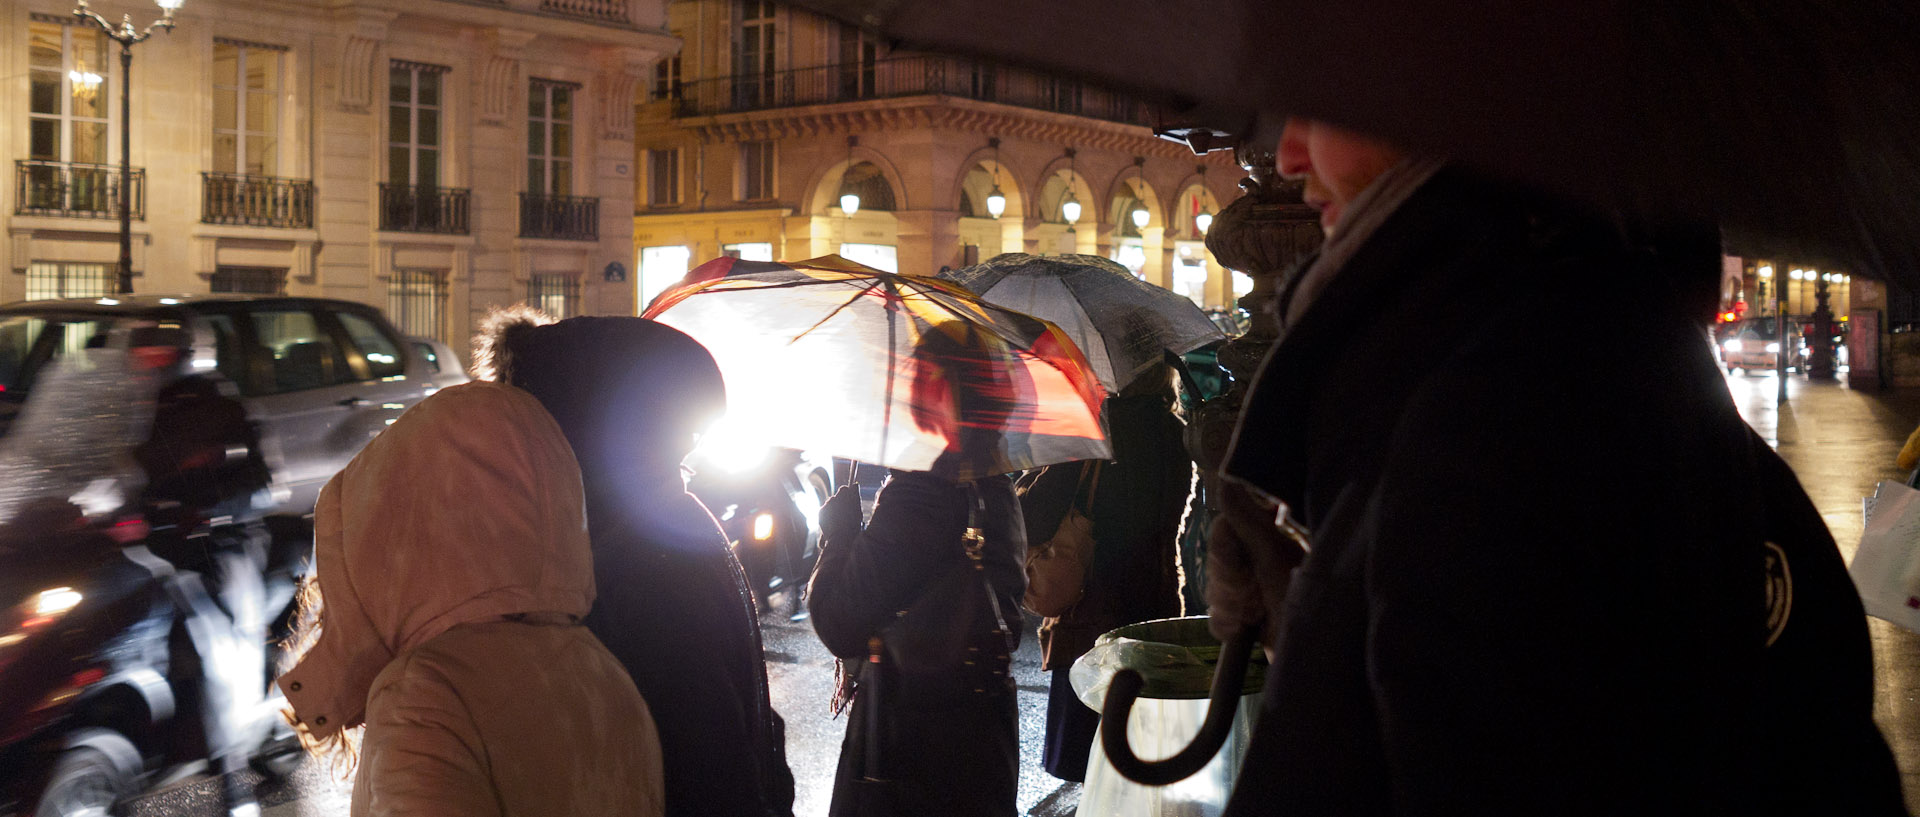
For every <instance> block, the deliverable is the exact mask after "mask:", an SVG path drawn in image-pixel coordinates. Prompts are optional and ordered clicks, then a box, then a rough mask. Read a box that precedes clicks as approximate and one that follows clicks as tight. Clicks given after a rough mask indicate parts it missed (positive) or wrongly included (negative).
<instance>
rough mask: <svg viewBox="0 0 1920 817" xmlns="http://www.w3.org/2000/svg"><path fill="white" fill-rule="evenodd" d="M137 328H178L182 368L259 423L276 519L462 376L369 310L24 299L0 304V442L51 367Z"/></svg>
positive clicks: (262, 302) (303, 303)
mask: <svg viewBox="0 0 1920 817" xmlns="http://www.w3.org/2000/svg"><path fill="white" fill-rule="evenodd" d="M142 326H163V327H172V328H178V329H180V330H183V331H184V332H185V333H186V334H187V336H188V337H189V338H190V339H191V344H192V345H191V347H190V349H189V350H188V364H187V365H188V367H189V368H190V369H195V370H201V371H205V370H209V369H211V370H217V371H218V372H219V373H220V374H221V375H223V376H224V377H225V378H226V379H227V380H229V381H231V382H232V383H233V384H234V386H236V387H237V388H238V390H239V393H240V397H241V401H242V402H243V403H245V404H246V407H247V413H248V416H250V417H251V418H253V419H254V421H255V422H257V423H259V424H260V435H261V442H262V446H263V448H264V453H265V456H266V459H267V464H268V466H269V467H270V468H271V469H272V471H273V475H274V485H273V503H274V507H273V511H274V512H275V513H279V514H289V515H294V516H300V515H304V514H307V513H310V512H312V510H313V503H314V501H315V500H316V499H317V498H318V497H319V495H320V486H321V485H323V484H325V483H326V481H327V480H328V479H329V478H331V477H332V476H333V475H334V473H335V472H337V471H339V470H340V469H341V468H343V467H345V466H346V464H347V462H348V461H349V460H351V459H353V455H355V454H357V453H359V452H360V449H361V447H362V446H365V445H366V444H367V441H368V440H370V439H372V438H373V436H374V435H376V434H379V433H380V431H381V430H382V429H384V428H386V427H387V426H388V425H390V424H391V423H392V422H393V421H394V419H395V418H397V417H399V416H400V413H401V412H403V411H406V410H407V408H408V407H410V406H412V405H413V404H414V403H417V402H419V401H420V400H421V399H422V398H424V397H426V396H427V395H429V394H432V393H433V392H434V391H437V390H439V389H440V388H442V387H444V386H446V385H451V384H452V383H457V382H463V381H465V380H466V375H465V373H464V372H460V373H458V374H456V373H455V372H457V371H458V370H459V361H458V358H456V357H453V356H452V355H451V354H450V350H446V347H445V345H444V344H440V345H438V346H437V347H435V348H434V349H433V351H434V352H435V355H436V359H434V360H429V358H428V355H427V354H426V353H425V352H423V351H422V349H421V346H420V344H417V343H415V342H411V341H409V340H407V339H406V338H404V337H403V336H402V335H401V334H400V333H399V332H397V331H395V330H394V328H393V326H392V325H391V324H389V323H388V322H387V320H386V318H384V317H382V316H381V314H380V311H379V310H377V309H375V308H373V307H371V306H367V305H365V304H358V303H353V302H350V301H336V300H327V299H321V298H285V297H262V296H246V295H204V294H203V295H177V296H172V297H164V296H157V295H134V296H115V297H105V298H90V299H79V298H69V299H63V300H48V301H22V302H18V303H13V304H7V305H5V306H0V436H4V435H5V433H6V428H7V426H8V425H9V424H10V423H11V421H12V419H13V416H14V414H15V413H17V412H18V411H19V409H20V406H21V405H22V404H24V403H25V402H26V399H27V397H28V395H29V394H31V393H32V390H33V384H34V379H35V377H36V376H37V375H38V374H39V373H40V371H41V370H42V369H44V368H45V367H46V366H47V365H48V364H49V363H50V362H51V361H53V360H55V359H57V358H58V357H59V356H60V355H62V354H63V353H65V352H68V351H71V350H74V349H79V348H85V347H88V346H96V347H98V346H106V347H122V348H124V347H125V345H126V344H127V343H128V339H129V337H130V336H131V333H132V330H134V329H136V328H139V327H142ZM426 345H427V346H429V347H434V346H435V342H433V341H428V342H426ZM449 364H451V370H449Z"/></svg>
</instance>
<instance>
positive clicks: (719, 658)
mask: <svg viewBox="0 0 1920 817" xmlns="http://www.w3.org/2000/svg"><path fill="white" fill-rule="evenodd" d="M588 484H589V485H593V484H595V483H593V482H589V483H588ZM630 499H631V494H617V495H614V496H606V495H595V494H591V493H590V494H589V495H588V497H587V518H588V519H589V520H591V521H590V527H591V528H592V536H593V573H594V576H593V579H594V584H595V586H596V587H597V588H598V589H599V593H598V598H597V599H596V600H595V601H594V605H593V611H592V612H591V613H589V614H588V615H587V618H586V624H587V627H588V629H590V630H592V631H593V634H594V635H595V636H597V637H599V639H600V641H601V642H602V643H604V644H606V646H607V650H608V651H609V652H612V653H613V655H614V657H615V658H618V659H620V663H621V664H622V665H623V666H625V667H626V668H627V673H628V674H629V675H631V676H633V684H634V686H636V687H638V688H639V690H640V695H641V697H643V698H645V699H646V700H647V707H648V709H649V710H651V711H652V712H653V720H654V725H655V727H656V728H658V729H659V732H660V745H661V747H662V750H663V751H662V759H663V760H664V761H665V772H666V774H665V782H666V788H667V814H668V815H669V816H670V817H675V816H677V815H702V817H704V816H705V815H735V816H736V817H749V815H751V817H759V816H760V815H785V814H791V813H792V810H793V774H792V772H790V771H788V769H787V764H786V730H785V724H784V723H783V722H782V721H781V719H780V716H779V714H778V713H776V712H774V711H773V707H772V705H771V703H770V702H769V696H768V689H767V669H766V664H765V663H764V661H763V660H762V658H761V655H762V650H761V645H760V626H759V621H758V620H757V618H756V616H755V608H754V600H753V595H752V591H751V590H749V589H748V586H747V580H746V576H745V574H744V573H743V572H742V571H741V569H740V563H739V561H738V560H736V559H735V558H734V556H733V552H732V550H731V549H730V548H729V547H728V546H727V537H726V534H725V533H722V532H721V530H720V525H719V523H718V522H715V521H714V519H713V517H712V516H711V515H710V514H708V513H707V510H706V508H705V507H704V506H702V505H701V504H700V501H699V500H697V499H695V498H693V496H691V495H689V494H687V493H685V492H684V491H682V492H679V493H678V494H677V495H676V494H673V493H670V492H668V491H664V490H663V491H662V492H660V494H658V495H656V496H655V498H654V499H653V500H652V502H651V503H650V505H651V507H650V508H649V509H648V510H647V511H646V512H644V513H642V512H640V511H637V510H636V509H634V508H633V507H631V503H630Z"/></svg>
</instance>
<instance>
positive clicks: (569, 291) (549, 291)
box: [527, 273, 580, 318]
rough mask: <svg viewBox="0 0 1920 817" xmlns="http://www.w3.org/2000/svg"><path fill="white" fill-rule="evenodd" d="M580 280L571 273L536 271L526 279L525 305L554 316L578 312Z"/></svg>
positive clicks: (560, 316)
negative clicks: (560, 273) (559, 273)
mask: <svg viewBox="0 0 1920 817" xmlns="http://www.w3.org/2000/svg"><path fill="white" fill-rule="evenodd" d="M579 304H580V281H579V280H578V279H576V278H574V277H573V276H571V275H558V274H553V273H537V274H535V275H533V276H532V277H529V278H528V279H527V305H528V306H531V307H533V308H535V309H538V310H540V311H541V312H545V313H547V314H549V315H552V316H554V317H556V318H571V317H573V316H575V315H578V314H580V306H579Z"/></svg>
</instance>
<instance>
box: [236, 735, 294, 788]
mask: <svg viewBox="0 0 1920 817" xmlns="http://www.w3.org/2000/svg"><path fill="white" fill-rule="evenodd" d="M306 757H307V753H306V750H305V749H302V748H301V747H300V739H299V738H296V737H293V736H292V735H286V736H282V737H278V738H275V739H273V740H270V741H267V744H266V745H265V746H262V747H260V751H259V752H256V753H255V754H254V756H253V757H251V758H248V759H247V765H249V766H252V767H253V770H254V771H256V772H259V773H261V774H263V775H266V776H267V778H268V779H270V780H285V779H287V778H289V777H292V776H293V773H294V772H296V771H299V770H300V763H301V761H303V760H305V759H306Z"/></svg>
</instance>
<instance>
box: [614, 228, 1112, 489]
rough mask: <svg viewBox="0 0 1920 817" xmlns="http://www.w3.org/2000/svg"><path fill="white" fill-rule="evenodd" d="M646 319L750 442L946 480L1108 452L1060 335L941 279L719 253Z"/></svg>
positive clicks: (1090, 381)
mask: <svg viewBox="0 0 1920 817" xmlns="http://www.w3.org/2000/svg"><path fill="white" fill-rule="evenodd" d="M645 317H648V318H652V319H654V320H657V321H659V322H661V323H664V324H667V325H669V326H672V327H674V328H676V329H679V330H680V331H682V332H685V333H687V334H688V335H691V336H693V338H694V339H695V340H698V341H700V342H701V343H702V344H704V345H705V346H706V347H707V349H708V351H710V352H712V353H713V357H714V360H715V362H717V363H718V364H719V365H720V372H721V375H722V376H723V377H724V378H725V379H726V385H727V404H728V415H729V420H730V423H729V425H730V428H731V429H733V430H734V433H744V434H750V435H753V436H754V437H756V439H755V440H754V442H759V443H764V444H767V445H777V446H784V447H789V448H802V449H808V450H812V451H817V452H820V453H826V454H832V455H834V456H839V457H847V458H851V459H856V460H861V461H863V462H872V463H878V464H880V465H885V466H887V467H889V468H900V469H905V470H911V471H935V472H938V473H942V474H945V475H949V476H952V477H954V478H956V479H973V478H975V477H981V476H987V475H991V474H1002V473H1007V472H1011V471H1019V470H1024V469H1028V468H1036V467H1039V466H1042V465H1050V464H1054V463H1060V462H1071V461H1073V460H1083V459H1106V458H1109V457H1111V456H1112V455H1113V449H1112V447H1111V446H1110V445H1108V443H1107V440H1106V434H1105V432H1104V431H1103V429H1102V428H1101V425H1100V408H1101V403H1102V402H1103V401H1104V400H1105V399H1106V393H1105V390H1104V389H1102V388H1101V386H1100V383H1099V381H1098V379H1097V378H1096V377H1095V375H1094V373H1093V370H1092V368H1091V366H1090V365H1089V364H1088V363H1087V360H1086V358H1085V357H1083V356H1081V354H1080V351H1079V349H1077V348H1076V347H1075V346H1074V344H1073V341H1072V340H1071V339H1069V338H1068V337H1067V336H1066V335H1065V334H1064V333H1062V332H1061V331H1060V329H1059V327H1056V326H1054V325H1052V324H1050V323H1048V322H1046V321H1043V320H1040V319H1038V318H1035V317H1032V316H1029V315H1023V314H1020V313H1018V312H1015V311H1012V310H1009V309H1006V308H1003V307H1000V306H996V305H993V304H990V303H987V302H985V301H982V300H980V299H979V298H977V297H975V296H974V295H973V294H971V293H969V292H967V291H965V290H963V289H960V288H959V287H957V286H954V285H953V284H950V283H948V282H946V281H941V280H938V279H935V278H926V277H921V276H913V275H896V274H893V273H888V272H881V271H880V270H876V269H872V268H870V267H864V266H861V265H859V264H855V263H853V262H851V261H847V260H846V259H843V258H841V257H839V256H836V255H830V256H826V257H823V258H815V259H813V260H810V261H804V262H799V263H794V264H769V263H765V262H750V261H737V260H735V259H730V258H727V259H717V260H715V261H712V262H709V263H707V264H703V265H701V267H700V268H699V269H696V270H694V271H693V272H690V273H688V276H687V280H686V281H685V282H684V283H682V284H680V285H679V286H677V287H675V288H673V289H670V290H668V291H667V292H666V293H664V294H662V295H661V296H660V297H659V298H658V299H656V300H655V301H654V303H653V305H652V306H650V307H648V309H647V312H646V315H645Z"/></svg>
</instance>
